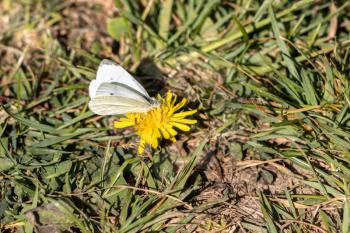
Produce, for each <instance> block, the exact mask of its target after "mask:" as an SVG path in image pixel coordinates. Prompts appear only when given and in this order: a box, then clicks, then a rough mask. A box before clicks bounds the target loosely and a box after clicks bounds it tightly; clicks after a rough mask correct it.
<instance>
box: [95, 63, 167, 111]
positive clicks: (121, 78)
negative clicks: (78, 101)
mask: <svg viewBox="0 0 350 233" xmlns="http://www.w3.org/2000/svg"><path fill="white" fill-rule="evenodd" d="M89 95H90V98H91V100H90V102H89V108H90V110H91V111H93V112H94V113H96V114H98V115H117V114H125V113H129V112H148V111H149V110H151V109H152V108H153V107H155V106H159V104H160V102H159V101H158V100H156V99H153V98H151V97H150V96H149V95H148V93H147V91H146V90H145V89H144V88H143V87H142V86H141V84H140V83H139V82H137V81H136V80H135V79H134V78H133V77H132V76H131V75H130V74H129V73H128V72H127V71H126V70H124V69H123V68H122V67H121V66H119V65H117V64H116V63H114V62H113V61H110V60H106V59H105V60H103V61H102V62H101V63H100V65H99V67H98V70H97V74H96V79H94V80H92V81H91V83H90V86H89Z"/></svg>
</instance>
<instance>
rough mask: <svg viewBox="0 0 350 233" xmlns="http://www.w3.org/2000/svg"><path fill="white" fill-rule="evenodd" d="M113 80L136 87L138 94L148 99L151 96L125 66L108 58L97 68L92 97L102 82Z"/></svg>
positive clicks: (90, 88) (90, 93) (91, 91)
mask: <svg viewBox="0 0 350 233" xmlns="http://www.w3.org/2000/svg"><path fill="white" fill-rule="evenodd" d="M112 82H114V83H121V84H124V85H126V86H128V87H130V88H132V89H134V90H135V91H136V92H137V93H138V94H141V96H144V97H145V98H146V99H149V98H150V97H149V95H148V93H147V91H146V90H145V89H144V88H143V87H142V85H141V84H140V83H139V82H138V81H136V79H134V77H132V76H131V75H130V74H129V73H128V72H127V71H126V70H125V69H123V67H121V66H120V65H117V64H116V63H114V62H113V61H110V60H107V59H104V60H102V62H101V63H100V65H99V67H98V70H97V74H96V79H95V80H92V81H91V83H90V86H89V95H90V98H91V99H93V98H94V97H95V96H96V94H97V90H98V89H99V86H100V85H101V84H102V83H112ZM100 94H102V93H100Z"/></svg>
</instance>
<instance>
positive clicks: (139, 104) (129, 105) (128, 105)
mask: <svg viewBox="0 0 350 233" xmlns="http://www.w3.org/2000/svg"><path fill="white" fill-rule="evenodd" d="M89 108H90V110H91V111H93V112H94V113H96V114H98V115H118V114H125V113H128V112H147V111H149V110H150V109H151V108H152V105H151V104H150V103H148V102H144V101H139V100H136V99H132V98H128V97H122V96H96V97H95V98H93V99H91V100H90V102H89Z"/></svg>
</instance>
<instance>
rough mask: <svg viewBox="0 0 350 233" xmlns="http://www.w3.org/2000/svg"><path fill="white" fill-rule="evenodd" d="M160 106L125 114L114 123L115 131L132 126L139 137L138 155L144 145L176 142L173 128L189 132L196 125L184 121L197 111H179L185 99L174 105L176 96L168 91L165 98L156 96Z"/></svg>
mask: <svg viewBox="0 0 350 233" xmlns="http://www.w3.org/2000/svg"><path fill="white" fill-rule="evenodd" d="M157 99H158V100H159V101H160V103H161V104H160V105H159V106H156V107H154V108H153V109H151V110H150V111H148V112H141V113H127V114H125V117H123V118H121V119H119V121H116V122H114V127H115V128H117V129H120V128H125V127H130V126H132V127H133V128H134V129H135V131H136V133H137V135H138V136H139V137H140V143H139V146H138V153H139V154H142V153H143V151H144V149H145V145H146V144H148V145H151V146H152V147H153V148H157V147H158V141H159V140H160V139H161V138H165V139H168V140H171V141H173V142H175V141H176V139H175V136H176V135H177V131H176V130H175V128H177V129H180V130H182V131H189V130H190V127H189V126H188V125H192V124H195V123H197V121H196V120H192V119H186V117H187V116H190V115H193V114H195V113H196V112H197V110H190V111H180V112H179V110H180V109H181V108H182V107H183V106H184V105H185V104H186V102H187V100H186V98H184V99H182V100H181V101H180V102H179V103H176V100H177V98H176V96H173V94H172V93H171V92H170V91H169V92H168V93H167V95H166V97H165V98H162V97H161V96H160V95H158V96H157Z"/></svg>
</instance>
